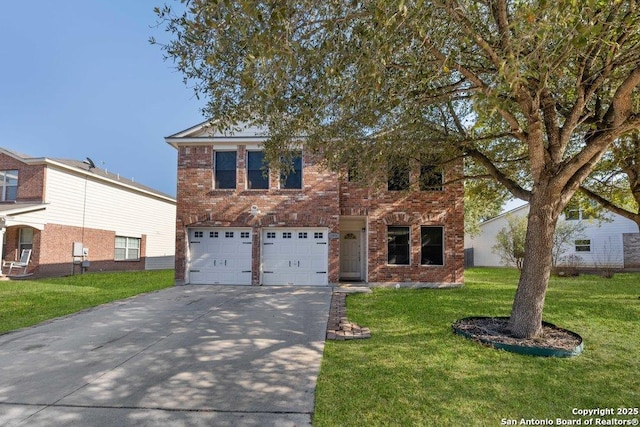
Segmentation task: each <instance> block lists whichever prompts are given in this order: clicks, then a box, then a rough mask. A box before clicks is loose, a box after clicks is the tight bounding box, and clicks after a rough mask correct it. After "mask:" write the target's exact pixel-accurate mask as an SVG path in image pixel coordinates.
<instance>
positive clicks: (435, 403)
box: [314, 268, 640, 426]
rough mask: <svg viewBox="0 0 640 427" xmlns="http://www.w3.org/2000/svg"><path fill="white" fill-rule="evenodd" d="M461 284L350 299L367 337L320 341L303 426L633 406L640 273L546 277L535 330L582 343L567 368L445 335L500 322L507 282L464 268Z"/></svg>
mask: <svg viewBox="0 0 640 427" xmlns="http://www.w3.org/2000/svg"><path fill="white" fill-rule="evenodd" d="M465 278H466V286H465V287H464V288H461V289H449V290H444V289H440V290H437V289H436V290H434V289H422V290H410V289H399V290H395V289H375V290H374V292H373V293H372V294H358V295H352V296H349V297H348V298H347V316H348V318H349V320H350V321H353V322H355V323H357V324H359V325H361V326H367V327H369V328H370V329H371V333H372V338H371V339H369V340H359V341H327V343H326V345H325V350H324V358H323V362H322V368H321V372H320V376H319V378H318V387H317V391H316V406H315V413H314V426H364V425H366V426H372V425H385V426H386V425H398V426H409V425H411V426H414V425H424V426H436V425H437V426H473V425H477V426H498V425H501V421H502V419H507V420H511V419H516V420H517V421H518V423H519V422H520V420H521V419H522V418H526V419H531V418H536V419H553V420H554V422H555V421H556V419H557V418H563V419H574V418H581V417H580V416H577V415H572V409H573V408H606V407H612V408H618V407H625V406H628V407H638V406H640V387H639V386H638V384H640V377H639V376H638V373H639V372H640V351H639V350H640V328H639V325H640V323H639V320H640V299H638V297H639V296H640V286H639V283H640V274H617V275H616V276H615V277H614V278H613V279H602V278H600V277H597V276H587V275H583V276H580V277H577V278H557V277H554V278H552V279H551V282H550V285H549V289H548V292H547V299H546V305H545V309H544V320H546V321H548V322H551V323H554V324H556V325H558V326H561V327H564V328H567V329H570V330H572V331H574V332H577V333H579V334H580V335H581V336H582V337H583V339H584V346H585V350H584V352H583V353H582V354H581V355H579V356H577V357H574V358H570V359H558V358H541V357H533V356H523V355H518V354H513V353H508V352H505V351H499V350H494V349H491V348H488V347H483V346H480V345H478V344H476V343H474V342H472V341H469V340H466V339H464V338H462V337H459V336H456V335H454V334H453V333H452V331H451V324H452V323H453V322H454V321H455V320H457V319H460V318H463V317H468V316H508V315H509V312H510V309H511V303H512V301H513V296H514V293H515V288H516V284H517V278H518V276H517V272H516V271H514V270H509V269H489V268H475V269H471V270H468V271H467V272H466V273H465ZM582 418H588V417H582ZM619 418H620V417H619ZM622 418H624V417H622ZM636 418H638V417H636ZM626 419H630V417H626Z"/></svg>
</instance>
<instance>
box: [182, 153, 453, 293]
mask: <svg viewBox="0 0 640 427" xmlns="http://www.w3.org/2000/svg"><path fill="white" fill-rule="evenodd" d="M214 147H215V144H208V145H205V144H203V145H179V146H177V148H178V197H177V198H178V201H177V203H178V204H177V227H176V234H177V239H176V282H178V283H180V282H184V281H185V279H186V277H185V276H186V269H187V268H188V266H187V251H188V245H189V243H188V238H187V232H188V228H190V227H203V226H205V227H206V226H210V227H226V226H229V227H252V229H253V257H252V260H253V261H252V262H253V265H252V284H254V285H257V284H260V281H261V278H260V253H259V251H260V247H261V245H260V239H261V235H262V232H261V231H262V230H263V228H265V227H274V226H278V227H325V228H327V229H328V232H329V234H330V236H333V237H332V238H331V239H329V251H328V253H329V255H328V256H329V259H328V280H329V283H336V282H338V281H339V280H340V240H339V239H338V238H336V236H337V235H339V233H340V231H341V230H340V221H341V220H345V219H348V218H360V219H361V220H362V221H365V222H364V223H366V240H367V241H366V250H367V255H366V256H367V263H366V277H364V279H365V281H366V282H369V283H393V282H396V283H397V282H412V283H448V284H451V283H462V282H463V280H464V277H463V264H464V262H463V261H464V259H463V258H464V256H463V246H464V242H463V240H464V239H463V186H462V182H461V181H458V182H456V183H452V184H448V185H445V186H444V187H443V189H442V191H418V190H415V186H416V184H415V183H413V184H412V185H413V187H412V188H413V190H412V191H406V192H397V191H386V190H385V191H374V190H371V189H368V188H364V187H362V186H359V185H356V184H354V183H350V182H347V181H346V180H344V179H341V178H340V177H339V176H338V174H336V173H333V172H329V171H327V170H325V169H324V168H322V167H321V166H320V165H319V164H318V162H316V161H315V160H314V159H313V158H312V157H311V156H309V155H308V154H307V153H303V178H302V182H303V188H302V189H299V190H282V189H280V188H279V179H278V178H279V173H278V171H271V172H270V180H269V183H270V184H269V189H268V190H246V189H245V188H246V168H245V153H246V150H247V148H246V145H242V144H240V143H239V145H238V146H237V148H236V151H237V170H236V189H235V190H217V189H215V188H214V167H213V166H214V165H213V163H214ZM458 172H459V170H456V169H452V170H448V171H445V176H446V178H447V180H449V178H452V177H455V176H456V173H458ZM415 175H416V173H415V172H414V173H412V180H413V181H415V178H416V177H415ZM252 206H256V207H257V208H258V209H259V213H258V214H257V215H256V216H254V215H252V213H251V207H252ZM389 226H408V227H410V236H411V238H410V240H411V242H410V251H411V255H410V263H409V265H389V264H388V253H387V241H388V236H387V233H388V227H389ZM422 226H438V227H443V230H444V232H443V233H444V263H443V264H444V265H442V266H429V265H421V258H420V256H421V255H420V251H421V234H420V233H421V227H422Z"/></svg>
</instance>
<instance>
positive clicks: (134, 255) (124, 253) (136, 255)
mask: <svg viewBox="0 0 640 427" xmlns="http://www.w3.org/2000/svg"><path fill="white" fill-rule="evenodd" d="M139 259H140V239H138V238H135V237H124V236H116V252H115V260H116V261H137V260H139Z"/></svg>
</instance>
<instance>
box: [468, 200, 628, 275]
mask: <svg viewBox="0 0 640 427" xmlns="http://www.w3.org/2000/svg"><path fill="white" fill-rule="evenodd" d="M528 213H529V207H528V205H525V206H522V207H520V208H517V209H514V210H513V211H511V212H509V213H507V214H503V215H500V216H498V217H496V218H493V219H490V220H488V221H485V222H484V223H482V224H481V225H480V230H481V232H480V234H479V235H477V236H475V237H471V236H465V248H473V257H474V265H475V266H479V267H497V266H503V265H504V264H503V263H502V261H501V260H500V256H499V255H497V254H494V253H493V250H492V248H493V246H494V245H495V242H496V235H497V234H498V232H499V231H500V230H501V229H502V228H504V227H506V226H507V218H508V216H509V215H511V216H524V215H527V214H528ZM605 217H606V218H608V221H597V220H584V221H582V222H583V224H584V225H585V230H584V232H583V235H584V237H582V238H583V239H586V240H590V242H591V251H590V252H576V251H575V246H574V245H571V248H570V249H569V250H568V251H566V252H565V253H564V254H563V256H565V257H566V256H570V255H579V256H580V258H581V259H582V264H581V265H582V266H583V267H598V266H602V265H603V264H607V265H610V266H614V267H623V266H624V256H623V245H622V234H623V233H637V232H638V226H637V225H636V224H635V223H634V222H633V221H630V220H628V219H626V218H624V217H622V216H620V215H616V214H612V213H606V214H605ZM560 221H565V219H564V216H562V217H561V219H560Z"/></svg>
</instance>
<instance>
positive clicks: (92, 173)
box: [0, 147, 176, 203]
mask: <svg viewBox="0 0 640 427" xmlns="http://www.w3.org/2000/svg"><path fill="white" fill-rule="evenodd" d="M0 154H5V155H7V156H9V157H13V158H14V159H16V160H18V161H20V162H22V163H26V164H28V165H45V166H49V167H57V168H59V169H63V170H66V171H69V172H75V173H79V174H81V175H86V176H89V177H93V178H95V179H97V180H100V181H104V182H108V183H110V184H115V185H116V186H119V187H124V188H128V189H131V190H135V191H137V192H140V193H145V194H147V195H151V196H154V197H157V198H160V199H164V200H166V201H168V202H171V203H175V202H176V200H175V198H173V197H172V196H170V195H168V194H166V193H163V192H161V191H158V190H154V189H153V188H151V187H147V186H146V185H142V184H139V183H137V182H135V181H133V180H132V179H129V178H124V177H121V176H120V174H117V173H113V172H109V171H107V170H105V169H100V168H98V167H91V165H90V164H89V162H88V161H80V160H73V159H50V158H47V157H31V156H28V155H26V154H21V153H18V152H16V151H12V150H8V149H6V148H3V147H0Z"/></svg>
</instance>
